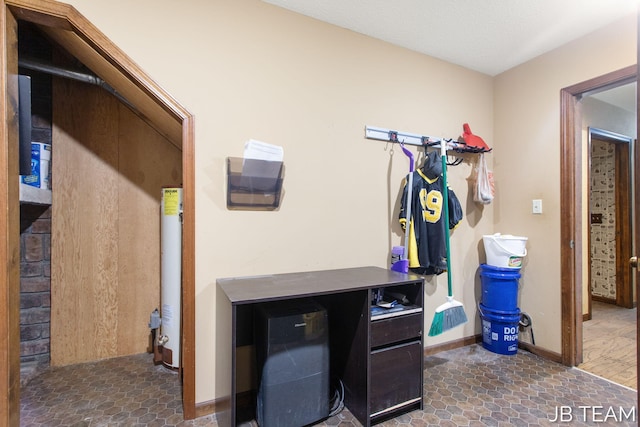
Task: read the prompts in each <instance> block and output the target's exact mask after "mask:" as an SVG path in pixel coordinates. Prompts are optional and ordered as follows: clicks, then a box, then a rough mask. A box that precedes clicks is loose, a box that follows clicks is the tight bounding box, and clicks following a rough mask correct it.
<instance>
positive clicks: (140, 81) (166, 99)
mask: <svg viewBox="0 0 640 427" xmlns="http://www.w3.org/2000/svg"><path fill="white" fill-rule="evenodd" d="M0 1H2V6H3V7H2V13H3V14H4V15H10V14H13V15H14V16H16V18H18V19H21V20H25V21H30V22H33V23H36V24H38V25H41V26H43V27H48V28H55V29H63V30H66V31H70V32H72V33H73V34H75V35H77V36H78V37H80V38H81V39H82V40H83V41H84V42H86V48H87V49H91V50H93V51H95V52H97V53H98V55H99V56H100V57H101V58H103V59H104V60H105V62H104V63H105V64H110V65H111V66H112V67H113V69H111V70H108V71H109V72H110V73H112V75H115V74H117V73H119V74H120V75H121V76H123V77H124V78H123V80H122V81H123V82H124V81H126V82H129V83H130V84H131V85H132V87H134V88H137V89H138V90H139V92H140V93H142V94H143V95H144V96H146V97H148V98H149V99H151V100H152V101H153V103H154V104H155V105H157V106H160V107H161V109H162V110H163V111H164V112H166V114H168V115H170V116H172V117H173V119H175V120H176V121H177V122H178V123H179V125H180V127H181V131H180V132H181V133H180V137H181V141H176V139H175V138H174V139H173V140H172V142H174V143H181V148H182V171H183V172H182V173H183V210H184V213H183V218H184V223H183V256H182V260H183V261H182V268H183V272H182V277H183V279H182V307H183V309H182V316H183V319H182V321H183V326H182V341H183V342H182V352H183V354H182V375H183V384H182V389H183V390H182V392H183V393H182V401H183V412H184V418H185V419H193V418H195V416H196V404H195V157H194V148H195V132H194V118H193V115H192V114H190V113H189V112H188V111H187V110H186V109H184V108H183V107H182V106H181V105H180V104H179V103H178V102H176V101H175V100H174V99H173V98H172V97H171V96H170V95H169V94H168V93H167V92H165V91H164V90H163V89H162V88H161V87H160V86H158V85H157V84H156V83H155V82H154V81H153V80H152V79H151V78H150V77H149V76H148V75H146V74H145V73H144V72H143V71H142V70H141V69H140V68H139V67H138V66H137V65H136V64H135V63H134V62H133V61H132V60H131V59H130V58H129V57H128V56H127V55H125V54H124V52H122V51H121V50H120V49H119V48H118V47H117V46H116V45H114V44H113V43H112V42H111V41H110V40H109V39H108V38H107V37H106V36H105V35H104V34H103V33H102V32H100V31H99V30H98V29H97V28H96V27H95V26H94V25H93V24H92V23H91V22H89V21H88V20H87V19H86V18H84V17H83V16H82V15H81V14H80V13H79V12H78V11H77V10H76V9H75V8H73V7H72V6H69V5H67V4H64V3H59V2H56V1H52V0H0ZM9 11H10V12H11V13H9ZM3 18H4V17H3ZM1 37H2V39H3V42H2V46H3V53H4V54H3V58H6V56H7V52H8V51H9V50H10V49H12V48H13V49H16V46H7V40H6V37H5V35H4V34H2V35H1ZM0 60H2V59H0ZM2 61H4V60H2ZM114 70H115V72H114ZM94 72H96V73H98V74H99V72H98V70H94ZM7 73H8V72H7V63H5V64H4V65H3V66H2V75H0V78H1V79H2V80H3V82H2V88H6V83H7ZM112 86H114V87H115V88H116V89H118V88H117V87H116V85H113V84H112ZM2 90H4V89H2ZM0 93H2V92H0ZM142 98H143V96H141V97H140V99H141V100H143V99H142ZM3 99H4V102H5V105H4V107H6V103H7V94H6V93H3ZM143 101H144V100H143ZM4 117H5V122H4V123H5V125H4V126H0V128H1V129H2V140H1V141H0V144H1V148H2V149H1V150H0V152H1V153H6V152H7V147H8V140H10V137H9V136H8V135H9V134H10V133H11V130H10V129H8V126H7V123H9V124H10V123H11V121H12V120H11V119H12V117H11V116H10V115H9V112H8V111H7V110H6V108H5V109H4ZM146 119H147V121H152V122H153V121H154V118H153V117H146ZM156 120H159V119H158V118H156ZM15 133H16V134H17V131H15ZM8 164H9V162H7V159H6V158H4V157H3V156H2V154H0V166H2V170H5V171H6V170H11V169H7V166H8ZM16 167H17V160H16ZM6 180H7V177H5V175H2V177H0V185H2V186H3V188H6V187H8V188H9V189H10V190H12V191H8V192H3V193H4V194H5V195H6V196H7V197H6V199H4V200H5V202H6V203H7V205H8V206H18V204H19V200H18V180H17V170H16V179H15V180H13V179H12V180H11V182H10V183H8V182H6ZM13 181H15V185H14V182H13ZM14 186H15V189H13V187H14ZM13 190H15V191H13ZM7 211H8V209H1V210H0V231H4V232H5V234H3V235H4V236H10V235H13V234H15V233H18V234H17V235H18V236H19V220H18V223H17V224H13V223H12V222H11V221H12V220H11V219H10V218H9V216H8V213H7ZM14 227H15V233H14V230H13V228H14ZM7 243H8V244H7V247H6V248H2V249H0V268H2V274H3V275H4V276H5V277H6V287H7V289H8V290H9V291H10V292H15V291H16V290H18V291H19V288H20V283H19V282H20V281H19V275H18V274H14V273H15V271H17V269H16V267H15V265H19V260H16V259H15V254H12V253H13V252H16V249H15V247H13V246H17V245H15V242H12V241H10V239H8V240H7ZM18 247H19V246H18ZM14 276H15V277H14ZM10 309H12V307H11V304H9V301H7V300H6V298H4V293H3V296H0V313H9V316H8V317H9V319H8V325H5V323H3V321H0V343H1V344H0V347H1V348H0V362H2V363H3V367H4V366H7V365H6V364H5V361H7V360H11V361H15V360H16V358H17V360H18V366H17V372H13V370H15V366H13V365H15V363H13V365H12V367H11V372H9V374H8V375H9V376H11V375H18V379H19V374H20V372H19V371H20V366H19V345H15V344H14V343H10V344H9V343H8V340H9V339H10V338H11V337H12V336H14V335H15V334H19V326H18V325H19V320H18V322H17V323H16V319H13V318H12V317H16V315H15V314H14V311H15V310H11V311H10ZM17 316H18V318H19V312H18V314H17ZM3 378H4V377H3ZM0 381H2V380H0ZM2 384H4V383H3V382H0V385H2ZM18 384H19V381H18ZM0 396H2V397H1V398H0V402H1V403H0V411H2V412H3V413H2V419H0V421H2V420H9V418H10V419H11V422H8V423H7V424H8V425H17V424H16V421H17V420H19V400H18V401H17V402H16V401H15V399H14V400H12V394H11V392H10V391H9V390H8V389H7V388H5V387H1V390H0ZM5 410H6V412H7V414H6V416H5V414H4V411H5ZM16 411H17V414H15V412H16Z"/></svg>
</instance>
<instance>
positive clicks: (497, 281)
mask: <svg viewBox="0 0 640 427" xmlns="http://www.w3.org/2000/svg"><path fill="white" fill-rule="evenodd" d="M520 277H521V276H520V269H519V268H518V269H514V268H503V267H494V266H492V265H488V264H480V282H481V284H482V299H481V301H480V302H481V303H482V305H484V306H485V307H486V308H488V309H490V310H501V311H509V312H511V311H514V310H516V309H517V308H518V279H520Z"/></svg>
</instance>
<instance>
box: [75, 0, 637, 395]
mask: <svg viewBox="0 0 640 427" xmlns="http://www.w3.org/2000/svg"><path fill="white" fill-rule="evenodd" d="M69 3H70V4H72V5H74V6H75V7H77V8H78V10H79V11H80V12H81V13H82V14H84V15H85V16H86V17H87V18H88V19H89V20H90V21H91V22H93V23H94V24H95V25H96V26H97V27H98V28H99V29H101V30H102V31H103V32H104V33H105V34H106V35H107V36H108V37H109V38H111V39H112V40H113V41H114V42H115V43H116V44H117V45H118V46H119V47H120V48H122V49H123V50H124V51H125V52H126V53H127V54H128V55H130V56H131V57H132V58H133V59H134V60H135V61H136V62H137V63H138V64H139V65H140V66H141V67H142V68H143V69H144V70H145V71H147V72H148V73H149V74H150V75H151V76H152V77H153V78H154V79H155V80H156V82H157V83H159V84H160V85H161V86H162V87H163V88H164V89H165V90H167V91H168V92H169V93H171V94H172V95H173V96H174V97H175V98H176V99H177V100H178V101H179V102H180V103H181V104H182V105H184V106H185V107H186V108H187V109H188V110H189V111H191V112H192V113H194V114H195V117H196V158H197V159H196V234H197V238H196V239H197V241H196V340H197V347H196V370H197V374H196V378H197V383H196V401H197V402H204V401H208V400H211V399H215V398H217V397H222V396H224V394H225V393H227V392H228V388H227V387H226V384H228V381H227V379H228V375H229V374H228V373H227V372H215V369H214V366H215V364H216V363H215V361H216V358H222V357H228V351H229V349H227V348H217V347H216V339H215V337H214V334H215V331H216V329H217V328H216V327H217V326H224V325H216V316H215V313H216V310H217V306H216V284H215V281H216V278H219V277H228V276H238V275H252V274H262V273H279V272H289V271H302V270H315V269H327V268H338V267H349V266H360V265H377V266H386V265H387V263H388V257H389V249H390V247H391V246H392V245H395V244H399V243H400V241H401V237H400V234H401V232H400V229H399V227H398V226H397V224H396V219H395V218H396V215H397V201H398V192H399V185H400V181H401V179H402V176H403V175H404V173H405V172H406V170H407V161H406V159H405V158H404V156H403V155H402V153H401V151H400V150H398V149H396V150H395V154H394V155H393V156H392V155H391V152H390V147H387V146H386V144H384V143H382V142H379V141H370V140H366V139H364V136H363V135H364V126H365V125H373V126H381V127H388V128H394V129H397V130H402V131H407V132H415V133H423V134H429V135H434V136H447V137H457V136H458V135H459V134H460V132H461V126H462V123H464V122H469V123H470V124H471V126H472V129H473V130H474V132H475V133H477V134H478V135H481V136H482V137H483V138H484V139H485V140H486V141H487V143H488V144H489V145H491V146H494V147H496V148H497V150H495V152H494V153H492V154H491V155H489V156H488V157H489V165H490V167H492V166H493V167H494V169H495V172H496V178H497V180H498V181H497V185H498V197H499V198H501V200H497V202H496V203H495V204H493V205H489V206H486V207H484V209H482V208H480V207H478V206H476V205H475V204H474V203H473V202H471V201H469V199H468V195H467V178H468V177H469V176H470V175H471V170H472V165H471V163H470V162H471V161H472V160H473V159H472V158H471V159H469V162H467V163H464V164H463V165H461V166H457V167H456V168H453V169H452V171H451V172H450V182H451V186H452V188H453V189H454V190H455V191H456V193H457V195H458V197H459V198H460V199H461V201H462V205H463V209H464V211H465V218H464V220H463V223H462V224H461V226H460V227H459V228H458V229H457V230H456V231H455V233H454V234H453V236H452V246H453V248H452V260H453V268H452V270H453V271H452V274H453V275H454V276H453V281H454V293H455V294H456V299H459V300H461V301H463V303H464V304H465V307H466V309H467V314H468V316H469V318H470V319H471V321H470V322H469V323H468V324H467V325H465V326H464V327H463V328H458V329H456V330H454V331H451V332H448V333H446V334H443V335H442V336H440V337H437V338H428V339H426V345H427V346H431V345H436V344H439V343H442V342H446V341H450V340H455V339H458V338H462V337H466V336H470V335H473V334H476V333H479V332H480V328H479V325H478V321H477V319H476V317H477V316H476V309H475V304H476V300H477V296H478V294H479V283H478V281H477V277H476V270H477V267H478V264H479V262H481V261H484V259H483V249H482V243H481V239H482V235H483V234H487V233H491V232H493V231H494V229H495V230H496V231H502V232H510V233H514V234H515V233H518V234H523V235H528V236H532V237H533V236H534V235H535V234H538V235H539V236H538V237H539V238H542V239H543V241H542V242H540V241H539V239H538V238H532V246H531V248H530V251H535V250H537V253H536V254H535V255H532V256H531V259H530V260H528V261H527V262H528V266H527V269H526V275H527V276H526V279H525V284H524V294H525V298H524V299H523V304H524V303H525V301H526V306H525V307H524V308H525V309H526V310H527V311H529V312H530V313H532V315H533V316H532V317H533V318H534V321H536V322H537V325H536V338H538V340H540V344H541V345H542V346H543V347H545V348H548V349H550V350H552V351H559V328H560V320H559V306H560V303H559V299H558V302H557V304H556V305H557V307H556V305H553V306H551V308H552V310H551V312H550V316H549V317H548V321H542V320H540V316H539V313H540V312H546V311H548V310H547V309H548V307H550V306H549V298H548V295H545V294H543V293H540V292H539V291H538V290H539V289H542V290H543V291H546V292H547V293H548V294H551V295H557V297H558V298H559V284H558V277H559V267H558V265H557V258H558V253H557V248H556V247H557V246H558V245H557V238H556V239H555V240H554V238H553V236H554V235H557V234H558V230H559V218H558V212H559V206H558V200H557V199H558V192H559V190H558V188H559V187H558V176H559V171H558V170H557V168H558V164H559V162H558V153H557V150H556V152H555V153H549V154H550V155H549V158H550V161H549V162H548V163H547V162H545V163H544V164H545V165H547V164H548V167H549V168H550V173H549V174H548V176H547V177H546V178H545V179H544V180H543V182H544V183H545V186H544V187H543V186H539V185H538V184H537V183H533V182H532V183H530V184H523V183H526V182H527V180H529V178H530V177H531V176H534V175H535V174H533V173H532V169H534V168H535V165H537V164H538V162H537V161H536V159H537V158H540V157H539V156H538V150H537V149H536V147H534V146H525V147H529V148H525V149H521V148H522V146H523V145H524V144H523V143H522V142H520V141H521V138H519V137H520V136H522V135H523V134H528V133H531V134H533V135H534V136H535V141H536V143H539V142H540V140H541V139H542V140H543V145H542V146H547V145H548V144H550V143H551V142H550V141H554V140H555V141H556V143H555V144H556V146H557V139H558V135H559V129H558V120H559V116H558V105H559V97H558V92H559V88H560V87H562V86H566V85H569V84H572V83H575V82H577V81H580V80H584V78H586V77H584V76H585V75H586V76H587V77H591V76H592V75H598V74H602V73H601V72H600V70H599V69H597V70H595V74H594V72H590V71H588V68H587V69H583V70H582V71H583V72H582V73H564V74H566V75H565V76H564V78H561V76H560V75H558V73H557V72H555V74H554V71H553V68H554V67H553V65H554V64H555V63H556V61H560V63H563V62H564V61H562V59H563V58H562V55H560V58H556V56H557V55H556V56H554V55H551V56H550V58H549V59H548V62H549V64H547V66H552V67H551V69H546V66H538V67H535V66H534V67H533V68H532V69H529V68H526V67H525V68H523V69H521V70H520V71H517V70H516V71H515V72H514V74H509V73H505V74H504V75H502V76H500V77H499V78H498V79H492V78H490V77H489V76H486V75H482V74H479V73H476V72H473V71H469V70H465V69H463V68H460V67H458V66H454V65H451V64H447V63H444V62H442V61H439V60H436V59H433V58H430V57H427V56H424V55H419V54H417V53H414V52H411V51H408V50H405V49H400V48H397V47H394V46H391V45H389V44H386V43H383V42H380V41H377V40H374V39H371V38H368V37H365V36H362V35H358V34H355V33H353V32H350V31H347V30H344V29H340V28H337V27H334V26H331V25H328V24H324V23H321V22H317V21H314V20H312V19H309V18H305V17H302V16H299V15H296V14H294V13H291V12H287V11H284V10H281V9H278V8H276V7H273V6H271V5H267V4H264V3H262V2H260V1H258V0H239V1H238V0H233V1H232V0H217V1H202V0H200V1H197V0H191V1H185V2H182V3H180V4H176V3H175V2H170V1H168V0H161V1H151V0H143V1H138V2H128V1H125V0H109V1H107V0H100V1H96V0H72V1H69ZM634 29H635V27H634ZM629 31H631V29H629ZM141 34H142V35H141ZM617 37H626V33H624V34H622V35H618V36H613V40H612V39H609V40H608V45H606V44H605V46H609V47H608V51H607V53H608V54H609V55H611V52H610V51H611V50H615V49H611V46H617V41H616V38H617ZM603 43H604V42H603ZM634 46H635V45H634ZM630 48H631V46H629V49H630ZM603 49H604V47H603ZM604 50H606V49H604ZM627 50H628V49H627ZM623 51H624V52H623V53H622V56H623V59H619V60H618V61H617V63H623V64H622V65H629V64H630V63H633V62H635V61H631V62H629V61H627V60H625V59H624V58H625V57H626V56H628V55H626V50H625V49H624V44H623ZM625 55H626V56H625ZM617 63H616V62H615V61H614V63H612V64H611V66H610V67H609V65H607V66H603V67H601V68H603V69H604V72H606V71H610V70H612V69H616V68H620V67H619V66H617ZM594 65H596V64H594V63H593V62H591V63H589V62H587V61H585V66H586V67H591V68H593V66H594ZM540 67H541V68H542V69H543V71H544V73H543V74H551V75H552V77H553V78H552V79H550V81H549V82H546V81H545V79H543V78H542V77H540V76H536V75H535V72H536V70H537V71H538V72H539V71H540V69H539V68H540ZM520 75H523V76H526V77H527V78H529V79H534V81H535V82H536V83H537V84H538V86H536V85H533V84H530V83H529V81H528V80H526V79H525V80H519V78H520V77H519V76H520ZM518 82H519V83H518ZM494 84H499V87H497V88H496V89H497V90H496V91H495V92H494ZM548 84H551V85H552V87H549V88H547V86H548ZM540 85H541V86H542V88H543V90H541V91H540V90H538V87H539V86H540ZM520 89H523V90H524V91H525V92H526V94H527V96H530V97H531V98H532V102H531V103H529V101H528V100H527V101H525V99H526V98H524V97H522V96H521V95H520V92H519V90H520ZM494 93H495V94H496V95H495V96H498V97H499V99H496V102H497V105H496V109H495V111H496V113H494ZM498 101H499V102H498ZM522 104H525V105H524V106H523V105H522ZM529 104H530V105H529ZM510 109H512V110H516V111H511V110H510ZM518 109H520V111H517V110H518ZM527 112H528V113H527ZM530 114H533V117H531V116H530ZM512 118H515V119H517V120H515V121H513V120H511V119H512ZM505 121H506V123H505ZM494 126H496V129H500V139H498V135H497V134H495V133H494ZM250 138H254V139H259V140H263V141H266V142H269V143H274V144H278V145H282V146H283V147H284V151H285V165H286V175H285V181H284V190H285V195H284V198H283V201H282V206H281V208H280V210H278V211H276V212H238V211H228V210H227V209H226V206H225V168H224V162H225V159H226V157H228V156H240V155H241V154H242V148H243V145H244V142H245V141H246V140H248V139H250ZM530 140H531V138H530V137H528V138H527V139H526V141H530ZM518 147H520V148H518ZM512 159H526V160H523V161H515V162H514V161H513V160H512ZM523 164H524V165H525V166H524V167H523ZM529 185H533V186H534V187H532V188H527V187H528V186H529ZM523 186H524V187H525V188H527V190H526V191H521V189H522V187H523ZM534 193H535V194H536V197H542V198H543V199H544V200H545V202H546V204H545V215H543V218H544V220H543V223H542V224H540V222H541V221H540V219H541V218H533V219H531V217H529V216H528V212H529V211H530V203H531V202H530V199H531V198H532V194H534ZM514 206H515V207H517V209H513V207H514ZM494 209H495V210H497V212H496V213H495V221H496V223H497V225H496V227H494V224H493V222H494ZM529 215H530V214H529ZM543 234H545V235H546V236H548V237H544V236H542V235H543ZM547 243H548V244H547ZM541 266H544V267H541ZM536 271H537V273H534V272H536ZM539 282H546V284H541V285H539V284H538V283H539ZM426 293H427V295H426V298H425V299H426V313H427V315H426V316H425V317H426V318H427V323H428V324H430V322H431V315H432V313H433V310H434V309H435V307H436V306H438V305H439V304H441V303H442V302H444V300H445V294H446V277H445V276H440V277H438V278H437V280H436V279H433V278H429V279H428V280H427V286H426ZM532 295H533V296H535V297H533V296H532ZM545 319H546V318H545ZM545 327H546V329H545ZM220 329H224V328H220ZM547 330H548V331H549V332H548V334H549V337H548V338H547V337H545V335H547ZM555 331H557V336H556V335H555ZM216 384H217V386H216Z"/></svg>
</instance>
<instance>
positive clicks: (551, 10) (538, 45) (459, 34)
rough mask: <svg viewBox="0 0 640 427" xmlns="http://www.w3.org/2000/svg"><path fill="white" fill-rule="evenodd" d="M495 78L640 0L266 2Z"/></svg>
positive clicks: (611, 18) (622, 12) (620, 14)
mask: <svg viewBox="0 0 640 427" xmlns="http://www.w3.org/2000/svg"><path fill="white" fill-rule="evenodd" d="M263 1H265V2H266V3H271V4H274V5H277V6H281V7H283V8H286V9H289V10H292V11H294V12H298V13H301V14H303V15H307V16H310V17H312V18H316V19H319V20H321V21H325V22H328V23H331V24H334V25H337V26H340V27H343V28H347V29H349V30H352V31H355V32H358V33H362V34H366V35H368V36H371V37H374V38H377V39H381V40H384V41H387V42H389V43H392V44H395V45H398V46H403V47H406V48H408V49H411V50H414V51H417V52H421V53H424V54H427V55H429V56H433V57H436V58H439V59H442V60H445V61H447V62H451V63H453V64H458V65H461V66H463V67H465V68H469V69H472V70H476V71H480V72H482V73H485V74H488V75H491V76H495V75H497V74H499V73H501V72H503V71H506V70H508V69H510V68H512V67H515V66H516V65H519V64H521V63H523V62H526V61H528V60H530V59H532V58H534V57H536V56H538V55H541V54H543V53H545V52H548V51H550V50H552V49H554V48H556V47H558V46H561V45H563V44H565V43H567V42H569V41H571V40H574V39H576V38H579V37H581V36H583V35H585V34H588V33H590V32H592V31H594V30H595V29H597V28H598V27H602V26H604V25H606V24H609V23H611V22H613V21H615V20H617V19H620V18H622V17H623V16H627V15H630V14H634V13H636V9H637V4H638V0H263Z"/></svg>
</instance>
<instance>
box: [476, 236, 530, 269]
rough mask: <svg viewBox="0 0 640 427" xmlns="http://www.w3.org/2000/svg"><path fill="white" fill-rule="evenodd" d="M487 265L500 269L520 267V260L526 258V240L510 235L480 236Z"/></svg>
mask: <svg viewBox="0 0 640 427" xmlns="http://www.w3.org/2000/svg"><path fill="white" fill-rule="evenodd" d="M482 240H483V241H484V251H485V252H486V254H487V264H488V265H492V266H494V267H502V268H520V267H522V258H524V257H525V256H527V248H526V247H525V246H526V244H527V238H526V237H521V236H512V235H510V234H500V233H496V234H488V235H484V236H482Z"/></svg>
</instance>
